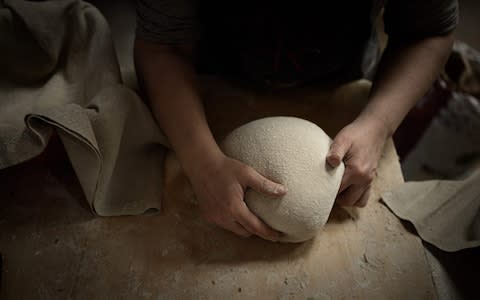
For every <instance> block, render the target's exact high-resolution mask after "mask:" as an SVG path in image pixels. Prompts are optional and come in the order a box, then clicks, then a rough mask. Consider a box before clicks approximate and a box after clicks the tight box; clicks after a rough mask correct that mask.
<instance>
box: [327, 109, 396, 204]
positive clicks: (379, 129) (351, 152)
mask: <svg viewBox="0 0 480 300" xmlns="http://www.w3.org/2000/svg"><path fill="white" fill-rule="evenodd" d="M388 136H389V134H388V130H387V129H386V126H385V125H384V124H383V123H382V122H379V121H378V120H375V119H374V118H364V119H363V120H355V121H354V122H352V123H350V124H349V125H347V126H346V127H345V128H343V129H342V130H341V131H340V132H339V133H338V134H337V136H336V137H335V139H334V140H333V143H332V145H331V146H330V151H329V153H328V155H327V163H328V164H329V165H331V166H332V167H337V166H338V165H339V164H340V162H341V161H343V162H344V163H345V173H344V174H343V178H342V182H341V184H340V188H339V191H338V195H337V199H336V202H337V203H338V204H340V205H343V206H358V207H364V206H365V205H367V201H368V198H369V196H370V187H371V183H372V181H373V179H374V177H375V173H376V168H377V165H378V161H379V159H380V155H381V153H382V150H383V146H384V145H385V141H386V140H387V138H388Z"/></svg>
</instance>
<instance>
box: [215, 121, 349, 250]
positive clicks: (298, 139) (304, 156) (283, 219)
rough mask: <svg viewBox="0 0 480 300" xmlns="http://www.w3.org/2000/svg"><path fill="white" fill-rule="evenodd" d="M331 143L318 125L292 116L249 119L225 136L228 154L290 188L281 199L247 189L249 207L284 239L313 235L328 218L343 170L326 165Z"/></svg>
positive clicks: (246, 195)
mask: <svg viewBox="0 0 480 300" xmlns="http://www.w3.org/2000/svg"><path fill="white" fill-rule="evenodd" d="M330 144H331V139H330V138H329V137H328V136H327V135H326V134H325V132H324V131H323V130H322V129H321V128H320V127H318V126H317V125H315V124H313V123H311V122H309V121H306V120H303V119H299V118H293V117H271V118H265V119H259V120H256V121H253V122H250V123H247V124H245V125H243V126H241V127H239V128H237V129H235V130H234V131H232V132H231V133H230V134H229V135H228V136H227V137H226V138H225V140H224V141H223V143H222V148H223V150H224V152H225V154H226V155H228V156H230V157H232V158H235V159H237V160H239V161H241V162H243V163H245V164H247V165H249V166H251V167H253V168H254V169H255V170H257V172H259V173H260V174H262V175H263V176H265V177H267V178H269V179H270V180H273V181H275V182H278V183H281V184H284V185H285V186H286V187H287V188H288V193H287V194H286V195H285V196H283V197H281V198H277V199H274V198H269V197H267V196H264V195H262V194H260V193H258V192H256V191H254V190H252V189H248V190H247V192H246V194H245V202H246V203H247V205H248V207H249V208H250V210H251V211H252V212H253V213H255V214H256V215H257V216H258V217H260V218H261V219H262V220H263V221H264V222H265V223H266V224H268V225H269V226H270V227H272V228H273V229H275V230H278V231H280V232H282V233H283V235H282V237H281V239H280V241H282V242H302V241H306V240H308V239H311V238H313V237H314V236H315V235H316V234H317V232H318V231H319V229H321V228H322V227H323V226H324V225H325V223H326V222H327V219H328V216H329V214H330V212H331V210H332V207H333V203H334V201H335V197H336V195H337V192H338V189H339V187H340V182H341V179H342V176H343V172H344V169H345V167H344V165H343V163H342V164H340V165H339V166H338V167H337V168H331V167H330V166H329V165H328V164H326V161H325V160H326V156H327V153H328V150H329V147H330Z"/></svg>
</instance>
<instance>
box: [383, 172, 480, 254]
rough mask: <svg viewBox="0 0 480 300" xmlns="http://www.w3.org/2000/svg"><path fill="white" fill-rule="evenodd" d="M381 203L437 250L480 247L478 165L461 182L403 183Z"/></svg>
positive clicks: (384, 196)
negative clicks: (412, 226)
mask: <svg viewBox="0 0 480 300" xmlns="http://www.w3.org/2000/svg"><path fill="white" fill-rule="evenodd" d="M383 201H384V202H385V203H386V204H387V206H388V207H389V208H390V209H391V210H392V211H393V213H394V214H395V215H397V216H398V217H399V218H401V219H404V220H408V221H410V222H412V223H413V225H414V226H415V228H416V229H417V232H418V234H419V235H420V237H421V238H422V239H423V240H425V241H427V242H429V243H431V244H433V245H434V246H436V247H438V248H440V249H441V250H444V251H458V250H461V249H465V248H472V247H478V246H480V166H479V167H478V168H475V169H474V171H472V172H471V173H470V174H469V175H468V176H466V178H464V179H462V180H430V181H423V182H407V183H404V184H403V185H401V186H399V187H398V188H397V189H395V190H393V191H391V192H387V193H384V194H383Z"/></svg>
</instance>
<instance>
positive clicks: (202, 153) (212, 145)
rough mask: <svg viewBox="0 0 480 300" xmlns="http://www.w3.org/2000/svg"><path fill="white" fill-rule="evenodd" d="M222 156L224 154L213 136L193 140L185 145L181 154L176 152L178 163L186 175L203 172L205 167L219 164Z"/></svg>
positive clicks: (195, 174)
mask: <svg viewBox="0 0 480 300" xmlns="http://www.w3.org/2000/svg"><path fill="white" fill-rule="evenodd" d="M224 157H225V155H224V154H223V152H222V151H221V150H220V148H219V147H218V145H217V143H216V142H215V140H213V138H212V139H211V140H207V141H205V140H204V141H199V142H198V143H195V142H193V143H191V144H190V145H186V147H184V151H181V154H180V152H179V153H178V158H179V160H180V164H181V165H182V168H183V170H184V171H185V173H186V174H187V176H188V177H191V176H198V175H199V174H201V173H204V172H205V170H206V169H210V168H211V167H214V166H216V165H218V164H220V162H221V161H222V160H223V158H224Z"/></svg>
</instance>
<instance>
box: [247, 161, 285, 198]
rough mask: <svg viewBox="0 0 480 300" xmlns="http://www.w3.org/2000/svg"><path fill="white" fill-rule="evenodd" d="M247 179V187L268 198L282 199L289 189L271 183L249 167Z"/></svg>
mask: <svg viewBox="0 0 480 300" xmlns="http://www.w3.org/2000/svg"><path fill="white" fill-rule="evenodd" d="M246 177H247V180H246V184H247V186H249V187H251V188H252V189H254V190H255V191H257V192H259V193H261V194H264V195H266V196H270V197H280V196H283V195H285V194H286V193H287V188H286V187H285V186H284V185H282V184H279V183H276V182H273V181H271V180H270V179H268V178H266V177H264V176H262V175H261V174H260V173H258V172H257V171H255V170H254V169H253V168H250V167H249V168H248V169H247V174H246Z"/></svg>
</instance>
